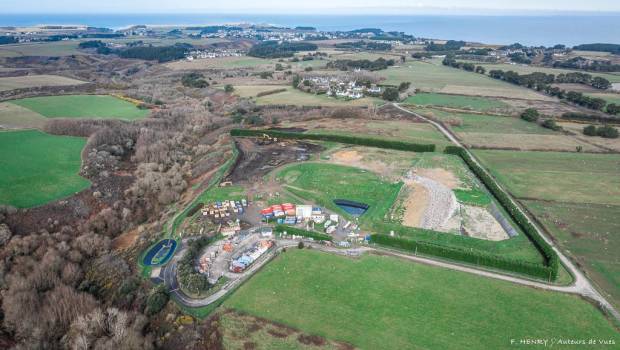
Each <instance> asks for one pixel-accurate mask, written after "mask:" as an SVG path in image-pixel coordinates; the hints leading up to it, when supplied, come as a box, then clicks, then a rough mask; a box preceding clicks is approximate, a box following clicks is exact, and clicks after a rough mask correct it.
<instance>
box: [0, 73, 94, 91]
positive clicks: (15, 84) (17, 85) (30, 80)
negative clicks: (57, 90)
mask: <svg viewBox="0 0 620 350" xmlns="http://www.w3.org/2000/svg"><path fill="white" fill-rule="evenodd" d="M79 84H84V82H83V81H80V80H76V79H71V78H67V77H62V76H60V75H48V74H42V75H26V76H21V77H3V78H0V91H6V90H14V89H26V88H31V87H39V86H66V85H79Z"/></svg>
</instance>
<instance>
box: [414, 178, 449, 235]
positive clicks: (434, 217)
mask: <svg viewBox="0 0 620 350" xmlns="http://www.w3.org/2000/svg"><path fill="white" fill-rule="evenodd" d="M414 179H415V181H416V182H418V183H419V184H421V185H422V186H424V187H425V188H426V190H427V191H428V194H429V201H428V206H427V207H426V210H425V211H424V215H423V216H422V222H421V225H420V226H421V227H422V228H425V229H429V230H437V229H439V228H440V227H441V226H443V225H444V224H445V223H446V221H448V219H450V217H452V215H454V212H455V211H456V209H457V202H456V197H455V196H454V193H453V192H452V190H451V189H449V188H448V187H446V186H444V185H442V184H440V183H439V182H437V181H434V180H431V179H429V178H426V177H422V176H417V175H414Z"/></svg>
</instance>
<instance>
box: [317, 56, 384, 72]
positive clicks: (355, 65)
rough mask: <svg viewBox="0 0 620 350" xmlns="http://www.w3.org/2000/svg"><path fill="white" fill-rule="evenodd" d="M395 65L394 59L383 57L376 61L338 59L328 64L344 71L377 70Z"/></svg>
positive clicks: (329, 66) (328, 66)
mask: <svg viewBox="0 0 620 350" xmlns="http://www.w3.org/2000/svg"><path fill="white" fill-rule="evenodd" d="M393 65H394V60H393V59H388V60H386V59H385V58H383V57H379V58H377V59H376V60H374V61H371V60H336V61H331V62H329V63H328V64H327V68H335V69H339V70H342V71H347V70H352V69H365V70H369V71H377V70H382V69H387V68H388V67H389V66H393Z"/></svg>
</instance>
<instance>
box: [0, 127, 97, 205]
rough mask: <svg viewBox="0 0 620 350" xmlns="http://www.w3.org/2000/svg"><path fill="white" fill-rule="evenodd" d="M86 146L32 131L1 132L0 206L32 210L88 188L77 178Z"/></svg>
mask: <svg viewBox="0 0 620 350" xmlns="http://www.w3.org/2000/svg"><path fill="white" fill-rule="evenodd" d="M85 144H86V139H84V138H79V137H70V136H53V135H48V134H45V133H43V132H40V131H34V130H29V131H10V132H9V131H6V132H0V164H2V166H1V167H0V204H9V205H12V206H15V207H19V208H28V207H34V206H38V205H42V204H45V203H47V202H50V201H53V200H56V199H60V198H64V197H68V196H70V195H72V194H74V193H76V192H79V191H81V190H83V189H85V188H87V187H88V186H89V185H90V182H89V181H88V180H86V179H84V178H83V177H81V176H79V175H78V173H79V171H80V164H81V159H80V153H81V151H82V148H84V145H85Z"/></svg>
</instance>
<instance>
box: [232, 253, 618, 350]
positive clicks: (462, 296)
mask: <svg viewBox="0 0 620 350" xmlns="http://www.w3.org/2000/svg"><path fill="white" fill-rule="evenodd" d="M224 306H225V307H230V308H234V309H237V310H240V311H244V312H247V313H250V314H252V315H255V316H258V317H264V318H266V319H269V320H273V321H275V322H280V323H283V324H285V325H289V326H292V327H295V328H297V329H300V330H302V331H304V332H307V333H310V334H317V335H320V336H323V337H325V338H328V339H332V340H339V341H346V342H349V343H351V344H353V345H355V346H357V347H359V348H362V349H411V348H415V349H506V348H510V346H511V345H510V340H511V339H523V338H551V337H553V338H569V339H581V338H585V339H590V338H603V339H614V340H615V341H616V343H618V342H619V341H620V339H619V336H618V333H617V331H616V330H615V329H614V328H613V326H612V325H611V323H610V322H609V321H608V320H606V319H605V318H604V316H603V315H602V314H601V313H600V312H599V311H598V310H597V309H596V308H595V307H594V306H592V305H591V304H589V303H587V302H586V301H584V300H582V299H580V298H578V297H576V296H572V295H566V294H559V293H555V292H547V291H541V290H536V289H532V288H527V287H522V286H518V285H514V284H511V283H508V282H503V281H498V280H492V279H487V278H483V277H479V276H475V275H472V274H467V273H462V272H457V271H451V270H447V269H441V268H437V267H431V266H426V265H421V264H415V263H411V262H407V261H402V260H399V259H396V258H391V257H386V256H374V255H366V256H363V257H362V258H360V259H357V260H354V259H349V258H344V257H339V256H334V255H329V254H326V253H321V252H316V251H312V250H298V249H291V250H288V251H287V252H285V253H282V254H280V256H279V257H277V258H276V260H274V261H272V262H271V263H269V264H268V265H267V266H265V267H264V268H263V269H262V270H261V272H259V273H258V274H256V275H255V276H253V277H252V278H251V279H250V280H249V281H248V282H247V283H245V284H244V285H243V286H242V287H241V288H240V289H239V290H238V291H237V292H235V294H233V295H232V296H231V297H230V298H229V299H228V300H227V301H226V302H225V303H224Z"/></svg>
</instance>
